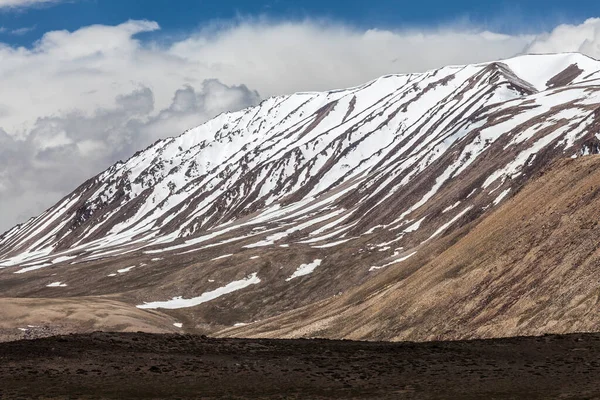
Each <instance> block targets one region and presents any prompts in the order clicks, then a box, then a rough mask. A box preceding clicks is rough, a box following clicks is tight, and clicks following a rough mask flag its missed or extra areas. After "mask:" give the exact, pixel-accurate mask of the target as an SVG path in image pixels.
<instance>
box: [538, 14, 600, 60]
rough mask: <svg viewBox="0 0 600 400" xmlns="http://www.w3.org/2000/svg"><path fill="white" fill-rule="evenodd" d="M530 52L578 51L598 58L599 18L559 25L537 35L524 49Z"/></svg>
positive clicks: (599, 42)
mask: <svg viewBox="0 0 600 400" xmlns="http://www.w3.org/2000/svg"><path fill="white" fill-rule="evenodd" d="M526 51H527V52H530V53H557V52H579V53H584V54H587V55H589V56H591V57H594V58H597V59H600V18H590V19H588V20H586V21H585V22H584V23H583V24H581V25H560V26H558V27H556V28H555V29H554V30H553V31H552V32H550V33H548V34H542V35H539V36H538V37H537V38H536V39H535V40H534V41H533V42H532V43H531V45H529V46H528V48H527V49H526Z"/></svg>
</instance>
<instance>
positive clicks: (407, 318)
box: [221, 156, 600, 341]
mask: <svg viewBox="0 0 600 400" xmlns="http://www.w3.org/2000/svg"><path fill="white" fill-rule="evenodd" d="M599 193H600V157H598V156H590V157H583V158H580V159H576V160H572V159H567V160H564V159H563V160H559V161H558V162H556V163H555V164H554V166H553V167H551V168H549V169H548V170H546V171H544V172H543V173H541V174H540V176H538V177H536V178H535V179H533V180H532V181H531V182H530V183H529V184H527V185H526V186H525V187H524V188H523V189H522V190H521V191H520V192H519V193H518V194H516V195H515V196H514V197H513V198H512V199H510V200H509V201H507V202H506V203H505V204H504V205H503V206H502V207H500V208H498V209H497V210H495V211H494V212H493V213H491V214H490V215H489V216H488V217H487V218H485V219H483V220H480V222H479V223H477V225H476V226H474V227H473V226H468V225H467V226H465V227H464V228H462V229H460V230H458V231H457V232H454V233H453V234H452V235H449V236H446V237H445V238H443V239H442V240H441V241H443V242H445V243H441V241H440V240H438V241H437V242H431V243H429V244H428V245H427V246H428V247H426V248H423V249H420V250H419V254H421V255H422V256H421V257H418V256H415V257H413V258H411V259H409V260H407V261H405V262H402V263H399V264H396V265H394V266H391V267H389V269H387V270H385V271H384V272H382V273H381V274H380V275H379V276H378V277H377V278H375V279H373V280H371V281H369V282H367V283H366V284H364V285H362V286H361V287H359V288H358V289H355V290H353V291H351V292H347V293H346V294H344V295H342V296H338V297H335V298H333V299H330V300H326V301H323V302H320V303H317V304H314V305H310V306H307V307H304V308H302V309H300V310H296V311H292V312H289V313H286V314H283V315H282V316H279V317H274V318H271V319H268V320H265V321H262V322H257V323H254V324H252V325H249V326H245V327H241V328H234V329H229V330H225V331H223V332H221V334H222V335H223V336H240V337H241V336H250V337H301V336H309V337H310V336H323V337H331V338H351V339H371V340H375V339H377V340H419V341H424V340H432V339H465V338H488V337H500V336H516V335H537V334H543V333H568V332H576V331H598V330H600V311H599V309H598V303H599V299H600V251H599V250H598V242H599V240H600V226H599V225H598V221H599V219H600V215H599V213H598V211H599V210H600V196H599ZM469 229H470V231H469V232H468V233H467V234H466V235H465V232H466V231H467V230H469ZM461 235H464V236H463V237H462V238H460V239H459V237H460V236H461ZM453 240H457V242H456V243H455V244H453V245H450V246H449V247H448V248H447V249H446V250H445V251H443V252H442V253H441V254H440V255H439V256H437V257H435V258H434V259H432V260H431V261H429V262H427V263H426V264H425V265H422V266H420V265H419V261H420V259H421V260H422V259H424V258H425V257H426V256H424V254H427V253H428V252H430V251H435V248H438V249H439V247H440V246H444V245H445V244H448V243H449V244H451V242H452V241H453Z"/></svg>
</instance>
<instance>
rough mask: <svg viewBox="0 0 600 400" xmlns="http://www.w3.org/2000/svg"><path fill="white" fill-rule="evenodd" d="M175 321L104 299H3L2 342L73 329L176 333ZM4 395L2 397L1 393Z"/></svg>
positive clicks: (0, 314) (0, 303) (0, 302)
mask: <svg viewBox="0 0 600 400" xmlns="http://www.w3.org/2000/svg"><path fill="white" fill-rule="evenodd" d="M173 323H175V320H174V319H173V318H171V317H169V316H167V315H165V314H162V313H160V312H157V311H143V310H140V309H137V308H135V307H133V306H131V305H129V304H125V303H122V302H120V301H115V300H111V299H105V298H93V297H80V298H68V299H43V298H32V299H15V298H0V342H1V341H8V340H17V339H34V338H38V337H45V336H51V335H57V334H64V333H70V332H77V333H86V332H93V331H96V330H100V329H103V330H107V331H113V332H136V331H145V332H154V333H169V332H177V331H178V329H177V328H176V327H175V326H174V325H173ZM0 397H1V396H0Z"/></svg>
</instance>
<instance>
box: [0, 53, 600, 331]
mask: <svg viewBox="0 0 600 400" xmlns="http://www.w3.org/2000/svg"><path fill="white" fill-rule="evenodd" d="M598 110H600V62H598V61H596V60H593V59H590V58H587V57H585V56H582V55H579V54H559V55H538V56H523V57H518V58H515V59H510V60H504V61H502V62H494V63H485V64H479V65H469V66H457V67H446V68H442V69H439V70H435V71H429V72H426V73H421V74H410V75H389V76H385V77H382V78H380V79H378V80H375V81H373V82H370V83H368V84H366V85H363V86H360V87H356V88H351V89H347V90H338V91H331V92H326V93H297V94H294V95H291V96H283V97H277V98H271V99H268V100H265V101H264V102H263V103H261V104H260V105H259V106H257V107H254V108H249V109H246V110H242V111H240V112H236V113H228V114H223V115H220V116H218V117H217V118H215V119H213V120H211V121H209V122H207V123H206V124H204V125H202V126H200V127H198V128H195V129H191V130H189V131H187V132H186V133H184V134H183V135H181V136H179V137H177V138H172V139H166V140H162V141H159V142H157V143H156V144H154V145H153V146H150V147H149V148H148V149H146V150H144V151H142V152H139V153H137V154H136V155H134V156H133V157H132V158H131V159H129V160H127V161H126V162H121V163H118V164H116V165H114V166H112V167H111V168H109V169H108V170H106V171H105V172H103V173H101V174H100V175H98V176H97V177H94V178H92V179H90V180H89V181H87V182H85V183H84V184H83V185H81V186H80V187H79V188H78V189H77V190H75V191H74V192H73V193H72V194H70V195H69V196H67V197H66V198H65V199H63V200H62V201H61V202H59V203H58V204H57V205H56V206H54V207H52V208H51V209H49V210H48V211H46V212H45V213H44V214H42V215H41V216H39V217H37V218H33V219H31V220H30V221H28V222H26V223H25V224H23V225H20V226H17V227H15V228H13V229H12V230H10V231H8V232H6V233H5V234H3V235H2V236H0V268H1V267H4V269H0V289H2V290H3V293H5V294H4V295H5V296H12V297H75V296H102V295H113V296H116V297H118V299H119V300H121V301H124V302H127V303H130V304H133V305H139V306H141V307H142V308H154V307H157V308H161V309H166V310H165V312H169V313H171V314H172V315H174V316H176V317H177V318H179V319H181V320H184V321H185V326H186V327H189V328H190V329H200V330H208V331H215V330H218V329H222V328H225V327H227V326H231V325H233V324H235V323H241V322H243V323H249V322H253V321H256V320H263V319H266V318H270V317H273V316H277V315H280V314H282V313H285V312H287V311H290V310H293V309H296V308H299V307H303V306H307V305H310V304H313V303H315V302H320V301H323V300H325V299H330V298H333V297H335V296H338V295H339V294H340V293H344V292H348V291H352V290H354V289H355V288H357V287H361V285H367V286H368V285H376V283H375V282H379V281H378V280H377V279H379V278H377V279H374V277H377V276H378V275H379V274H382V273H383V274H385V273H386V271H385V270H386V269H390V267H394V266H396V265H397V264H398V263H404V262H406V263H411V265H414V266H413V268H416V269H419V268H420V267H421V266H422V265H424V264H427V262H428V261H429V259H430V258H432V257H435V256H436V255H437V254H441V253H443V252H444V250H446V249H447V247H448V246H449V245H451V244H452V243H451V242H448V238H449V237H454V235H458V234H460V235H464V234H467V233H468V229H469V227H472V226H474V224H476V223H478V222H480V221H482V220H485V219H486V218H487V217H488V216H490V215H491V214H492V213H493V210H494V209H495V208H496V207H497V206H499V205H500V204H501V203H502V202H504V201H506V200H507V199H509V198H510V197H511V196H512V195H513V194H514V193H516V192H517V191H518V190H519V189H520V188H521V187H522V186H523V185H524V184H526V183H527V182H528V181H529V179H530V177H531V176H534V175H535V174H536V173H538V172H539V171H541V170H543V169H544V168H545V167H546V166H547V165H549V164H550V163H551V162H553V160H555V159H557V158H565V157H566V158H568V157H578V156H581V155H587V154H590V153H598V149H599V148H600V142H599V138H598V136H597V135H598V134H599V133H600V111H598ZM423 249H426V250H423ZM431 249H433V250H431ZM424 253H425V254H424ZM402 265H404V264H402ZM394 268H395V267H394ZM54 283H58V285H54V286H53V285H52V284H54ZM47 285H50V286H47ZM167 310H170V311H167ZM389 329H392V328H389ZM392 330H393V329H392ZM369 335H372V336H376V334H375V333H366V334H365V335H364V337H370V336H369ZM391 337H394V336H393V335H391Z"/></svg>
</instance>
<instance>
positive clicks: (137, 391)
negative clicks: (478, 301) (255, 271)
mask: <svg viewBox="0 0 600 400" xmlns="http://www.w3.org/2000/svg"><path fill="white" fill-rule="evenodd" d="M0 398H3V399H4V398H45V399H47V398H51V399H55V398H57V399H62V398H84V399H86V398H89V399H92V398H93V399H96V398H133V399H135V398H156V399H165V398H181V399H183V398H203V399H212V398H231V399H245V398H254V399H286V398H292V399H298V398H309V399H365V398H370V399H483V398H485V399H558V398H560V399H583V398H585V399H594V398H598V399H600V334H572V335H565V336H543V337H526V338H508V339H493V340H477V341H460V342H429V343H383V342H352V341H331V340H302V339H299V340H270V339H256V340H254V339H252V340H250V339H212V338H206V337H204V336H203V337H200V336H190V335H174V334H167V335H156V334H145V333H118V334H113V333H93V334H89V335H69V336H58V337H50V338H44V339H36V340H30V341H18V342H9V343H1V344H0Z"/></svg>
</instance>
